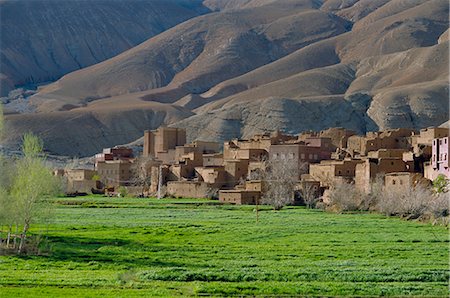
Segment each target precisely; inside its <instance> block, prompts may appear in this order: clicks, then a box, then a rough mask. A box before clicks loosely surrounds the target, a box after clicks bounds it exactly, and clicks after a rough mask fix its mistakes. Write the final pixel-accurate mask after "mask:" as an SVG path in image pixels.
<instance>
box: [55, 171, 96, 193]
mask: <svg viewBox="0 0 450 298" xmlns="http://www.w3.org/2000/svg"><path fill="white" fill-rule="evenodd" d="M60 173H61V172H60ZM96 174H97V172H96V171H94V170H89V169H71V170H66V171H63V172H62V175H61V176H63V177H65V178H66V179H67V185H66V192H67V193H74V192H78V193H90V192H91V190H92V188H97V181H95V180H94V176H95V175H96Z"/></svg>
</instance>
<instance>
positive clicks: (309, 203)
mask: <svg viewBox="0 0 450 298" xmlns="http://www.w3.org/2000/svg"><path fill="white" fill-rule="evenodd" d="M299 192H300V196H301V197H302V199H303V202H304V203H305V205H306V207H307V208H315V207H316V204H317V202H318V201H319V189H318V187H317V185H314V184H311V183H308V182H307V181H302V182H301V188H300V190H299Z"/></svg>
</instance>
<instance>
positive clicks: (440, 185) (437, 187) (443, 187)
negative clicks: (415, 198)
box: [433, 174, 448, 193]
mask: <svg viewBox="0 0 450 298" xmlns="http://www.w3.org/2000/svg"><path fill="white" fill-rule="evenodd" d="M447 187H448V180H447V178H446V177H445V176H444V175H442V174H440V175H439V176H437V177H436V179H434V181H433V188H434V191H435V192H436V193H444V192H447Z"/></svg>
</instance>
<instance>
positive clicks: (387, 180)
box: [384, 172, 431, 193]
mask: <svg viewBox="0 0 450 298" xmlns="http://www.w3.org/2000/svg"><path fill="white" fill-rule="evenodd" d="M430 184H431V182H430V180H428V179H426V178H424V177H423V176H422V175H421V174H419V173H410V172H394V173H389V174H386V175H385V176H384V191H386V192H394V193H398V192H402V191H405V190H410V189H413V188H415V187H417V186H422V187H429V186H430Z"/></svg>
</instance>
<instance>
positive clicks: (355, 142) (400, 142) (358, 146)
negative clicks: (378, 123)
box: [347, 128, 415, 156]
mask: <svg viewBox="0 0 450 298" xmlns="http://www.w3.org/2000/svg"><path fill="white" fill-rule="evenodd" d="M414 133H415V131H414V130H413V129H408V128H398V129H392V130H386V131H381V132H368V133H367V134H366V135H365V136H351V137H349V138H348V141H347V147H348V149H349V151H351V152H355V153H359V154H360V155H362V156H366V155H367V153H368V152H369V151H377V150H379V149H407V150H409V149H411V148H412V135H413V134H414Z"/></svg>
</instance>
